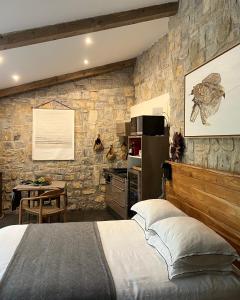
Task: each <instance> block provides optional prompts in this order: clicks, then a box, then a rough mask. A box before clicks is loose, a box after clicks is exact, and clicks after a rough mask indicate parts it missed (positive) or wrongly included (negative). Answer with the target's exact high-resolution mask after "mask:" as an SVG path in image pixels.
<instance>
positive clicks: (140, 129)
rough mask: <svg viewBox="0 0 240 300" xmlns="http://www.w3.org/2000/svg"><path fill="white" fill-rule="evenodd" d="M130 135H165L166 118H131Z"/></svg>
mask: <svg viewBox="0 0 240 300" xmlns="http://www.w3.org/2000/svg"><path fill="white" fill-rule="evenodd" d="M130 135H164V116H139V117H135V118H131V122H130Z"/></svg>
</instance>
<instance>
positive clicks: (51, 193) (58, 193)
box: [41, 189, 64, 198]
mask: <svg viewBox="0 0 240 300" xmlns="http://www.w3.org/2000/svg"><path fill="white" fill-rule="evenodd" d="M63 192H64V190H63V189H58V190H51V191H47V192H44V193H42V194H41V196H48V197H49V198H54V197H60V196H61V194H62V193H63Z"/></svg>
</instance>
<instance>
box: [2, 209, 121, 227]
mask: <svg viewBox="0 0 240 300" xmlns="http://www.w3.org/2000/svg"><path fill="white" fill-rule="evenodd" d="M116 219H117V218H116V216H114V215H113V214H112V213H111V212H109V210H107V209H104V210H94V209H88V210H73V211H68V215H67V220H68V222H86V221H108V220H116ZM31 222H32V223H34V222H35V219H34V217H33V219H31ZM16 224H18V214H16V213H6V214H5V215H4V218H3V219H0V228H2V227H5V226H9V225H16Z"/></svg>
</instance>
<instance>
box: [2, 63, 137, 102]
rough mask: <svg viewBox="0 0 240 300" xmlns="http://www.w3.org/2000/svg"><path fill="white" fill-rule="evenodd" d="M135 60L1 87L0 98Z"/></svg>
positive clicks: (118, 68) (126, 65) (113, 68)
mask: <svg viewBox="0 0 240 300" xmlns="http://www.w3.org/2000/svg"><path fill="white" fill-rule="evenodd" d="M135 62H136V59H135V58H133V59H129V60H124V61H120V62H116V63H112V64H108V65H104V66H100V67H95V68H91V69H87V70H82V71H77V72H73V73H69V74H64V75H60V76H55V77H50V78H46V79H42V80H37V81H33V82H30V83H25V84H22V85H18V86H14V87H9V88H5V89H0V98H3V97H9V96H13V95H16V94H21V93H25V92H30V91H33V90H37V89H40V88H45V87H49V86H53V85H56V84H60V83H64V82H68V81H73V80H79V79H83V78H88V77H93V76H97V75H101V74H105V73H109V72H113V71H117V70H120V69H123V68H127V67H132V66H134V64H135Z"/></svg>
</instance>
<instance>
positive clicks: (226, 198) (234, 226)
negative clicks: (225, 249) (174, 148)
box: [166, 162, 240, 253]
mask: <svg viewBox="0 0 240 300" xmlns="http://www.w3.org/2000/svg"><path fill="white" fill-rule="evenodd" d="M169 163H170V164H171V165H172V181H171V182H167V183H166V198H167V199H168V200H169V201H170V202H172V203H173V204H174V205H176V206H177V207H179V208H180V209H182V210H183V211H184V212H185V213H187V214H188V215H190V216H192V217H194V218H196V219H198V220H200V221H202V222H203V223H205V224H206V225H207V226H209V227H210V228H212V229H213V230H215V231H216V232H218V233H219V234H220V235H222V236H223V237H224V238H225V239H226V240H228V241H229V242H230V243H231V244H232V245H233V246H234V247H235V248H236V249H237V251H238V252H239V253H240V175H238V174H231V173H228V172H221V171H217V170H211V169H204V168H201V167H196V166H191V165H186V164H181V163H173V162H169Z"/></svg>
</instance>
